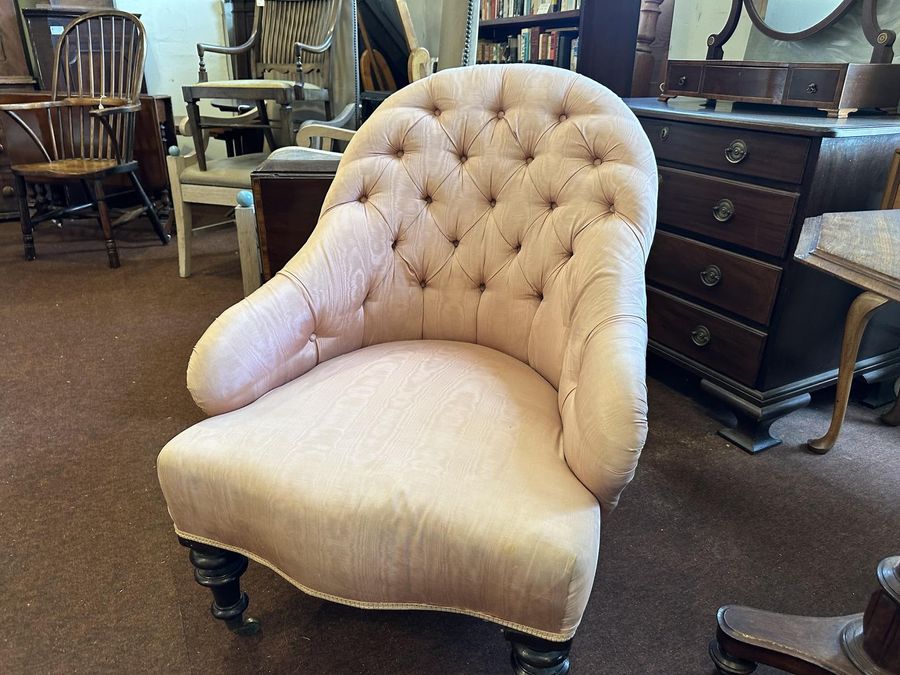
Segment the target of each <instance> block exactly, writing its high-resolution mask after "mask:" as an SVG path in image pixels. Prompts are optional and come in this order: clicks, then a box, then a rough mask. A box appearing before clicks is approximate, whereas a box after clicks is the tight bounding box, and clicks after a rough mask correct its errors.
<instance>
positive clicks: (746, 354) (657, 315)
mask: <svg viewBox="0 0 900 675" xmlns="http://www.w3.org/2000/svg"><path fill="white" fill-rule="evenodd" d="M647 322H648V330H649V335H650V339H651V340H653V341H654V342H657V343H659V344H661V345H663V346H665V347H668V348H669V349H674V350H675V351H676V352H679V353H680V354H683V355H684V356H686V357H688V358H690V359H692V360H694V361H697V362H699V363H702V364H703V365H705V366H707V367H709V368H711V369H712V370H715V371H718V372H720V373H722V374H724V375H727V376H728V377H731V378H733V379H735V380H737V381H738V382H740V383H741V384H745V385H747V386H753V385H754V383H755V380H756V374H757V372H758V371H759V364H760V361H761V359H762V353H763V347H764V346H765V343H766V334H765V333H763V332H761V331H758V330H754V329H753V328H750V327H749V326H745V325H743V324H741V323H738V322H737V321H732V320H731V319H726V318H725V317H723V316H719V315H718V314H714V313H713V312H710V311H707V310H705V309H702V308H701V307H698V306H697V305H693V304H691V303H689V302H686V301H684V300H680V299H679V298H676V297H675V296H674V295H669V294H668V293H665V292H663V291H660V290H658V289H656V288H653V287H650V288H648V289H647Z"/></svg>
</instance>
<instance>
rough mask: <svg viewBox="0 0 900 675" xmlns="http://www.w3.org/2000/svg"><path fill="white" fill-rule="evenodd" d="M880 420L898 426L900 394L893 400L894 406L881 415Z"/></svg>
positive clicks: (899, 420) (899, 424)
mask: <svg viewBox="0 0 900 675" xmlns="http://www.w3.org/2000/svg"><path fill="white" fill-rule="evenodd" d="M881 421H882V422H884V423H885V424H889V425H891V426H892V427H897V426H900V396H898V397H897V400H896V401H894V406H893V407H892V408H891V409H890V410H888V411H887V412H886V413H884V415H882V416H881Z"/></svg>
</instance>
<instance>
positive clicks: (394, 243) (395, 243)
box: [391, 239, 397, 249]
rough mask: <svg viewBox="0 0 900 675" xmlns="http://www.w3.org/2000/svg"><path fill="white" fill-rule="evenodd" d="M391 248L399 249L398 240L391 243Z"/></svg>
mask: <svg viewBox="0 0 900 675" xmlns="http://www.w3.org/2000/svg"><path fill="white" fill-rule="evenodd" d="M391 248H392V249H394V248H397V240H396V239H394V241H392V242H391Z"/></svg>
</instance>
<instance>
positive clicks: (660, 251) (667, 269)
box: [647, 232, 781, 324]
mask: <svg viewBox="0 0 900 675" xmlns="http://www.w3.org/2000/svg"><path fill="white" fill-rule="evenodd" d="M780 278H781V268H779V267H775V266H774V265H769V264H767V263H764V262H760V261H758V260H753V259H752V258H747V257H744V256H742V255H737V254H735V253H729V252H728V251H723V250H722V249H720V248H716V247H715V246H707V245H706V244H701V243H699V242H696V241H691V240H690V239H685V238H684V237H679V236H676V235H674V234H669V233H667V232H657V233H656V237H655V239H654V241H653V248H652V249H650V259H649V260H648V262H647V281H649V282H650V283H652V284H655V285H659V286H666V287H668V288H671V289H674V290H676V291H679V292H680V293H684V294H685V295H689V296H691V297H692V298H695V299H698V300H702V301H703V302H706V303H709V304H710V305H715V306H716V307H720V308H722V309H725V310H728V311H729V312H734V313H735V314H739V315H740V316H742V317H744V318H747V319H750V320H751V321H755V322H757V323H761V324H765V323H768V321H769V316H770V315H771V313H772V305H774V304H775V295H776V294H777V293H778V281H779V279H780Z"/></svg>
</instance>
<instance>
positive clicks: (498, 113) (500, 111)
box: [497, 110, 506, 120]
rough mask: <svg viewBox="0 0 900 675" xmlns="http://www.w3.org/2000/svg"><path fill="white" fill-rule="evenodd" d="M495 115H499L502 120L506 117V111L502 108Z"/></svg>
mask: <svg viewBox="0 0 900 675" xmlns="http://www.w3.org/2000/svg"><path fill="white" fill-rule="evenodd" d="M497 117H499V118H500V119H501V120H502V119H503V118H504V117H506V113H505V112H504V111H502V110H498V111H497Z"/></svg>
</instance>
